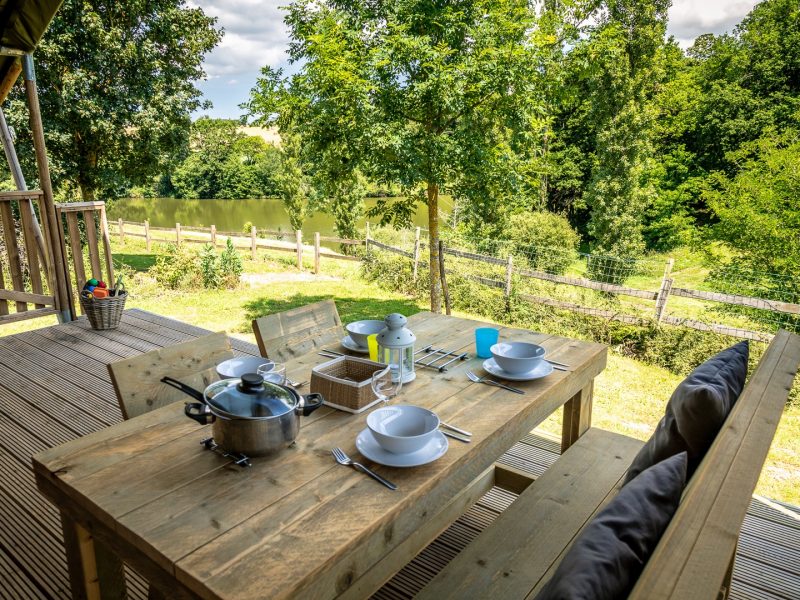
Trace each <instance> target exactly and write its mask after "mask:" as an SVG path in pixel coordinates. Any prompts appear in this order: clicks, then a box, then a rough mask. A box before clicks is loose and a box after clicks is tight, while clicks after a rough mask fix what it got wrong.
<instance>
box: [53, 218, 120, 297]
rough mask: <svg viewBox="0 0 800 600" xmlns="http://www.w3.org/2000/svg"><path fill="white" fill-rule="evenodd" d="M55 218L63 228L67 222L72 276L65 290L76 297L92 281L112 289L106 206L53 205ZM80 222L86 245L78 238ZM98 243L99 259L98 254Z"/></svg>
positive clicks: (112, 280)
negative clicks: (86, 258) (86, 260)
mask: <svg viewBox="0 0 800 600" xmlns="http://www.w3.org/2000/svg"><path fill="white" fill-rule="evenodd" d="M56 214H57V215H58V221H59V223H61V224H62V227H64V221H65V220H66V230H65V231H66V235H65V239H66V245H67V247H68V248H69V256H70V257H71V264H72V276H71V281H70V282H69V286H68V287H69V289H70V290H71V291H72V293H73V294H77V293H78V291H79V290H80V289H81V288H82V287H83V284H84V283H86V281H87V280H88V279H91V278H92V277H94V278H95V279H101V280H103V279H104V280H105V281H106V282H107V284H108V286H109V287H111V286H112V285H113V284H114V261H113V259H112V255H111V241H110V240H109V237H108V221H107V220H106V204H105V202H73V203H69V204H56ZM81 217H82V218H81ZM81 221H82V222H83V229H84V233H85V244H84V243H83V242H84V239H83V238H82V237H81V225H80V224H81ZM98 232H99V236H98ZM101 241H102V245H103V251H102V255H101V253H100V242H101ZM84 251H85V252H86V253H87V254H88V255H89V256H88V258H89V268H90V271H91V272H90V273H89V274H87V272H86V266H85V260H84ZM73 302H74V301H73Z"/></svg>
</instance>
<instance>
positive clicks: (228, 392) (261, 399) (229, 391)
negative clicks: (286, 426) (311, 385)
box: [205, 373, 299, 419]
mask: <svg viewBox="0 0 800 600" xmlns="http://www.w3.org/2000/svg"><path fill="white" fill-rule="evenodd" d="M205 394H206V401H207V402H208V405H209V406H210V407H211V410H212V411H220V412H222V413H225V414H224V415H223V416H227V415H230V416H233V417H238V418H241V419H267V418H270V417H280V416H281V415H285V414H286V413H287V412H289V411H293V410H294V409H295V407H296V406H297V404H298V401H299V400H298V396H297V395H296V394H295V393H294V392H292V391H291V390H290V389H288V388H286V387H284V386H282V385H278V384H275V383H271V382H269V381H264V378H263V377H262V376H261V375H257V374H255V373H246V374H244V375H242V377H241V379H223V380H222V381H217V382H216V383H212V384H211V385H210V386H208V388H206V392H205Z"/></svg>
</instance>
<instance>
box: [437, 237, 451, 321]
mask: <svg viewBox="0 0 800 600" xmlns="http://www.w3.org/2000/svg"><path fill="white" fill-rule="evenodd" d="M439 277H440V278H441V280H442V294H443V295H444V311H445V314H448V315H449V314H450V290H449V288H448V287H447V275H446V273H445V270H444V242H442V240H439Z"/></svg>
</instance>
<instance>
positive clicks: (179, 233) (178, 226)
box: [175, 223, 181, 248]
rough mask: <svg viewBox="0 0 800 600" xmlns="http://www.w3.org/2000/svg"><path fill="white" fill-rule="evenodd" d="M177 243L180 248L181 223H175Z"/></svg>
mask: <svg viewBox="0 0 800 600" xmlns="http://www.w3.org/2000/svg"><path fill="white" fill-rule="evenodd" d="M175 244H177V246H178V248H180V247H181V224H180V223H175Z"/></svg>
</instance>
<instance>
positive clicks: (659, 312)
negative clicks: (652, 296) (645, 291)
mask: <svg viewBox="0 0 800 600" xmlns="http://www.w3.org/2000/svg"><path fill="white" fill-rule="evenodd" d="M674 264H675V260H674V259H672V258H670V259H668V260H667V265H666V267H664V276H663V277H662V278H661V288H660V289H659V290H658V296H656V323H660V322H661V320H662V319H663V318H664V312H665V311H666V309H667V300H668V299H669V293H670V291H671V290H672V282H673V279H672V278H671V277H670V275H671V274H672V267H673V265H674Z"/></svg>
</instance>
